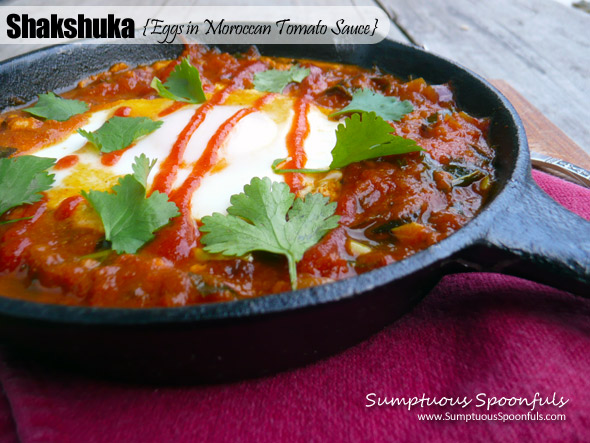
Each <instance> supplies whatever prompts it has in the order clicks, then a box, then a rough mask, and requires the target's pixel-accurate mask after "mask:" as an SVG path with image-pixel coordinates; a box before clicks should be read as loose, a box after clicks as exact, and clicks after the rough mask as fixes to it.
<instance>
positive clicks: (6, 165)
mask: <svg viewBox="0 0 590 443" xmlns="http://www.w3.org/2000/svg"><path fill="white" fill-rule="evenodd" d="M54 164H55V159H53V158H45V157H35V156H33V155H21V156H20V157H13V158H0V215H2V214H4V213H5V212H6V211H8V210H9V209H12V208H14V207H16V206H20V205H23V204H31V203H35V202H38V201H39V200H41V197H42V196H41V194H40V192H43V191H46V190H48V189H49V188H51V185H52V184H53V177H54V176H53V174H48V173H47V169H49V168H50V167H51V166H53V165H54ZM14 221H16V220H14Z"/></svg>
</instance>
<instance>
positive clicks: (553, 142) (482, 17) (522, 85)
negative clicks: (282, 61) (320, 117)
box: [0, 0, 590, 168]
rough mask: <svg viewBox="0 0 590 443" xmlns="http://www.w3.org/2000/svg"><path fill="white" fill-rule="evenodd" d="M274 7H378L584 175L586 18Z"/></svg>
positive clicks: (83, 0)
mask: <svg viewBox="0 0 590 443" xmlns="http://www.w3.org/2000/svg"><path fill="white" fill-rule="evenodd" d="M51 3H52V4H72V5H74V4H75V5H80V4H88V5H91V4H98V3H99V2H97V1H93V0H80V1H75V2H74V1H63V0H62V1H58V0H55V1H52V2H51ZM117 3H120V2H117ZM125 3H127V4H130V5H131V4H137V3H141V4H152V5H157V4H169V5H182V4H183V3H184V4H187V3H193V4H195V3H196V4H214V3H213V2H212V0H210V1H209V2H207V1H196V2H195V1H193V2H190V1H188V0H151V1H142V2H137V1H133V0H129V1H127V2H125ZM34 4H43V2H42V1H40V0H8V1H1V0H0V5H15V6H16V5H34ZM222 4H226V5H229V4H256V5H265V4H271V3H269V2H268V0H247V1H238V0H234V1H231V0H230V1H225V2H223V3H222ZM277 4H279V5H294V4H295V5H305V4H306V5H312V4H313V5H318V4H328V5H351V4H352V5H359V4H362V5H367V4H368V5H378V6H379V7H381V8H382V9H384V10H385V11H386V12H387V14H388V15H389V17H390V18H391V20H392V29H391V32H390V38H392V39H394V40H398V41H403V42H410V43H414V44H417V45H420V46H423V47H425V48H426V49H428V50H430V51H432V52H434V53H437V54H440V55H442V56H445V57H447V58H450V59H452V60H455V61H457V62H459V63H461V64H463V65H464V66H466V67H468V68H470V69H472V70H473V71H475V72H477V73H478V74H480V75H482V76H483V77H486V78H488V79H501V80H492V81H493V83H494V84H495V85H496V86H497V87H498V88H499V89H500V90H501V91H502V92H504V93H505V95H506V96H507V97H508V98H509V99H510V100H511V102H512V103H513V104H514V105H515V107H516V108H517V110H518V111H519V113H520V114H521V116H522V117H523V120H524V121H525V126H526V129H527V134H528V135H529V139H530V145H531V148H532V149H533V150H537V151H540V152H544V153H547V154H549V155H551V156H554V157H558V158H563V159H565V160H568V161H571V162H572V163H576V164H578V165H580V166H584V167H586V168H590V156H588V155H587V154H590V123H589V122H590V106H589V104H590V80H589V79H588V73H589V68H590V41H589V35H590V31H588V30H589V29H590V14H587V13H584V12H582V11H580V10H578V9H575V8H571V7H568V6H565V5H563V4H559V3H557V2H555V1H554V0H493V1H479V2H474V1H472V0H454V1H453V2H448V1H446V0H322V1H319V2H318V1H312V0H279V1H274V2H272V5H274V6H275V7H276V5H277ZM32 49H34V46H32V45H3V46H0V60H2V59H5V58H8V57H12V56H14V55H17V54H20V53H24V52H28V51H30V50H32ZM535 108H537V109H538V110H539V111H540V113H539V112H537V109H535ZM543 115H544V116H546V117H547V118H545V117H544V116H543ZM558 128H560V129H561V130H560V129H558ZM562 131H563V132H562ZM578 145H579V146H578ZM580 147H582V148H583V149H581V148H580ZM584 150H585V151H586V153H585V152H584Z"/></svg>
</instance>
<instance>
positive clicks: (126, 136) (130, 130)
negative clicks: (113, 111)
mask: <svg viewBox="0 0 590 443" xmlns="http://www.w3.org/2000/svg"><path fill="white" fill-rule="evenodd" d="M160 126H162V122H161V121H154V120H152V119H151V118H148V117H111V118H110V119H109V120H107V122H106V123H105V124H104V125H102V126H101V127H100V128H99V129H97V130H96V131H94V132H88V131H85V130H83V129H78V133H79V134H80V135H82V136H83V137H85V138H87V139H88V141H89V142H90V143H92V144H93V145H94V146H96V147H97V148H98V149H100V151H101V152H103V153H105V154H106V153H109V152H113V151H119V150H121V149H125V148H126V147H128V146H129V145H130V144H131V143H133V142H134V141H135V140H137V139H138V138H139V137H142V136H144V135H147V134H150V133H152V132H154V131H155V130H156V129H158V128H159V127H160Z"/></svg>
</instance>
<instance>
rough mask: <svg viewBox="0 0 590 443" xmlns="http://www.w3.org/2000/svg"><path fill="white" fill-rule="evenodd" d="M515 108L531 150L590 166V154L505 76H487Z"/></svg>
mask: <svg viewBox="0 0 590 443" xmlns="http://www.w3.org/2000/svg"><path fill="white" fill-rule="evenodd" d="M490 82H491V83H492V84H493V85H494V86H495V87H496V88H498V89H499V90H500V92H502V94H504V96H505V97H506V98H507V99H508V100H509V101H510V103H512V105H513V106H514V107H515V108H516V111H517V112H518V115H520V118H521V119H522V122H523V124H524V128H525V131H526V135H527V138H528V141H529V147H530V149H531V151H536V152H540V153H541V154H546V155H549V156H551V157H555V158H559V159H562V160H566V161H568V162H570V163H573V164H575V165H577V166H581V167H583V168H586V169H590V156H589V155H588V154H587V153H586V152H584V150H583V149H582V148H580V147H579V146H578V145H577V144H576V143H574V141H573V140H572V139H571V138H569V137H568V136H567V135H566V134H565V133H564V132H563V131H562V130H561V129H559V128H558V127H557V126H555V125H554V124H553V123H551V121H550V120H549V119H548V118H547V117H545V116H544V115H543V114H541V112H540V111H539V110H538V109H537V108H535V107H534V106H533V105H532V104H531V103H530V102H529V101H528V100H527V99H525V98H524V97H523V96H522V95H521V94H519V93H518V92H517V91H516V90H515V89H514V88H513V87H512V86H510V84H508V82H506V81H504V80H490Z"/></svg>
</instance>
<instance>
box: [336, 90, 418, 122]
mask: <svg viewBox="0 0 590 443" xmlns="http://www.w3.org/2000/svg"><path fill="white" fill-rule="evenodd" d="M413 110H414V107H413V106H412V103H411V102H409V101H408V100H404V101H400V100H399V99H398V98H397V97H387V96H385V95H383V94H380V93H378V92H374V91H371V90H370V89H360V90H357V91H355V92H354V94H353V95H352V100H351V101H350V103H349V104H348V105H347V106H345V107H344V108H342V109H341V110H340V111H336V112H334V113H332V114H330V117H336V116H339V115H342V114H352V113H355V112H374V113H375V114H377V115H378V116H379V117H381V118H382V119H383V120H388V121H396V122H397V121H400V120H401V119H402V117H403V116H404V115H406V114H409V113H410V112H412V111H413Z"/></svg>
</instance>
